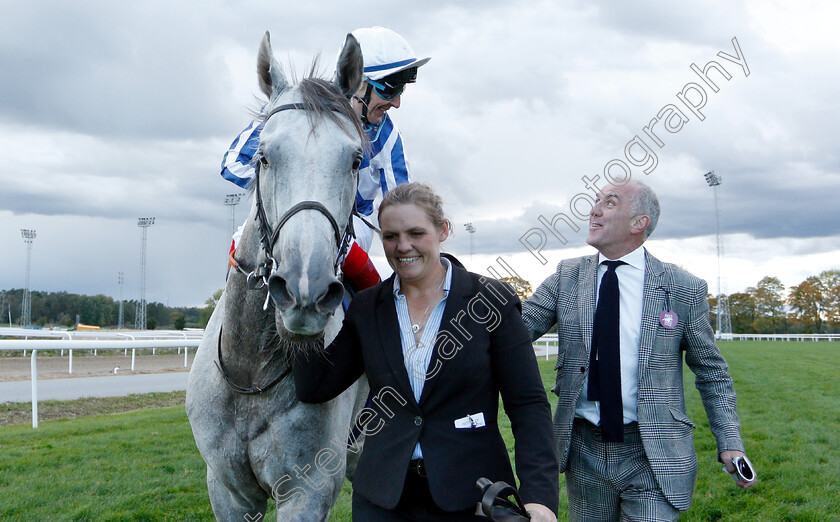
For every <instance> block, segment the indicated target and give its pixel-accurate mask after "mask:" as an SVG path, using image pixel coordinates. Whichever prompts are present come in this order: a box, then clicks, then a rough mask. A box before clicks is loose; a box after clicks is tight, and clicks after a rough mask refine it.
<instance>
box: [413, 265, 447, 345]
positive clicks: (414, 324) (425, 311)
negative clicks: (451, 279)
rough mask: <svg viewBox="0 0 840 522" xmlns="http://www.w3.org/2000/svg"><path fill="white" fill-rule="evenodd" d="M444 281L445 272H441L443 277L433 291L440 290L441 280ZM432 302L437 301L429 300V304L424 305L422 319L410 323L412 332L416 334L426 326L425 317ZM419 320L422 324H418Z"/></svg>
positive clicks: (441, 286)
mask: <svg viewBox="0 0 840 522" xmlns="http://www.w3.org/2000/svg"><path fill="white" fill-rule="evenodd" d="M444 281H446V274H443V279H441V280H440V285H439V286H438V287H437V290H435V293H438V292H440V289H441V288H443V282H444ZM439 302H440V301H438V302H437V303H439ZM432 303H434V304H437V303H435V302H434V300H432V301H430V302H429V304H428V306H426V309H425V310H423V317H422V319H421V320H420V321H418V322H416V323H412V325H411V331H412V332H413V333H414V334H418V333H420V330H422V329H423V328H425V326H426V318H427V317H428V314H429V308H431V307H432ZM410 319H411V314H409V320H410ZM421 322H422V323H423V326H420V323H421Z"/></svg>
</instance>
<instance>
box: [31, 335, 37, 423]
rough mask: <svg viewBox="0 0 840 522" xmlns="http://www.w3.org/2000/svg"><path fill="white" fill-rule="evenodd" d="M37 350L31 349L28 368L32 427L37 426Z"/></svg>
mask: <svg viewBox="0 0 840 522" xmlns="http://www.w3.org/2000/svg"><path fill="white" fill-rule="evenodd" d="M37 353H38V350H32V358H31V359H30V363H29V368H30V370H31V372H32V427H33V428H37V427H38V363H37V362H35V355H36V354H37Z"/></svg>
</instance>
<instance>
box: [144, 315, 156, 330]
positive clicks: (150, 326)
mask: <svg viewBox="0 0 840 522" xmlns="http://www.w3.org/2000/svg"><path fill="white" fill-rule="evenodd" d="M157 326H158V322H157V319H156V318H154V317H147V318H146V329H147V330H154V329H156V328H157Z"/></svg>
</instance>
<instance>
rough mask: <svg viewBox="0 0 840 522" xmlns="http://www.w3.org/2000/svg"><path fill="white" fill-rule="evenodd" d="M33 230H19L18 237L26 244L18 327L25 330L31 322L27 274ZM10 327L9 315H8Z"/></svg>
mask: <svg viewBox="0 0 840 522" xmlns="http://www.w3.org/2000/svg"><path fill="white" fill-rule="evenodd" d="M35 236H36V234H35V229H33V228H22V229H20V237H22V238H23V242H24V243H26V284H25V285H24V287H23V303H22V305H21V313H20V326H21V327H22V328H26V327H27V326H30V323H31V322H32V293H31V292H30V291H29V273H30V269H31V266H32V241H33V240H34V239H35ZM9 321H10V324H9V326H11V314H10V315H9Z"/></svg>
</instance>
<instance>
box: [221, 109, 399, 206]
mask: <svg viewBox="0 0 840 522" xmlns="http://www.w3.org/2000/svg"><path fill="white" fill-rule="evenodd" d="M259 121H260V120H259V119H258V120H255V121H252V122H251V123H250V124H249V125H248V126H247V127H246V128H245V130H243V131H242V132H241V133H239V135H238V136H237V137H236V139H235V140H233V143H232V144H231V145H230V149H228V151H227V152H225V155H224V157H223V158H222V177H223V178H225V179H226V180H228V181H230V182H232V183H235V184H236V185H238V186H240V187H242V188H248V186H249V185H250V184H251V181H252V180H253V179H254V176H255V171H254V166H253V165H252V164H251V161H252V159H253V157H254V154H256V152H257V149H258V148H259V145H260V133H261V132H262V130H263V125H262V124H261V123H258V122H259ZM367 137H368V140H369V141H370V151H369V152H367V153H366V154H365V156H364V158H362V163H361V165H360V166H359V190H358V192H357V193H356V207H357V209H358V211H359V214H362V215H363V216H369V215H371V214H372V213H373V202H374V200H375V199H376V197H377V196H378V195H379V192H380V191H381V192H382V194H383V195H384V194H386V193H387V192H388V191H389V190H391V189H392V188H394V187H396V186H397V185H401V184H403V183H408V182H409V181H411V177H410V176H409V173H408V162H406V159H405V151H404V149H403V140H402V135H401V134H400V131H399V129H397V126H396V125H395V124H394V121H393V120H392V119H391V118H390V116H388V114H387V113H386V114H385V116H384V117H383V118H382V123H380V124H379V125H377V126H375V127H374V128H372V129H370V130H368V131H367Z"/></svg>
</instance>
